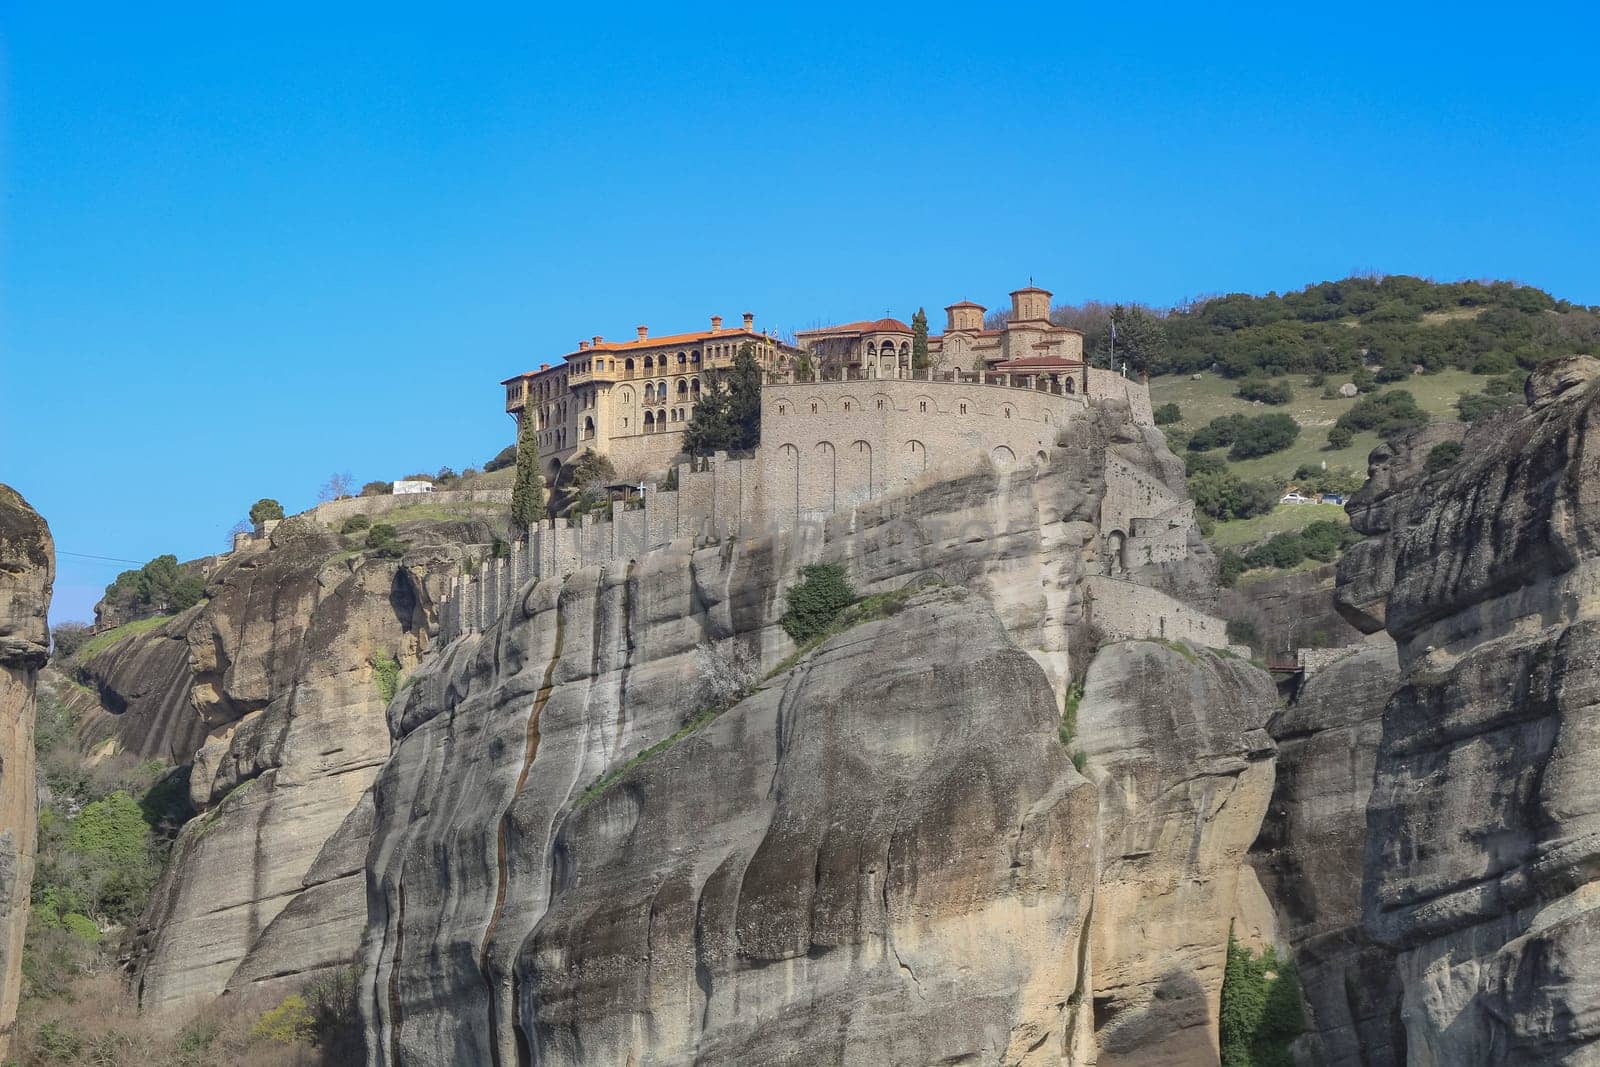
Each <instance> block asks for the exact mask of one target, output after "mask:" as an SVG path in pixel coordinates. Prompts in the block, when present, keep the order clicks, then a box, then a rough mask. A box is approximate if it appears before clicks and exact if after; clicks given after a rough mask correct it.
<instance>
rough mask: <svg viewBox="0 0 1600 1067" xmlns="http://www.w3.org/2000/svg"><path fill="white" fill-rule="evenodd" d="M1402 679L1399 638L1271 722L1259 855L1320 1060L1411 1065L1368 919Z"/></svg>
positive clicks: (1385, 964) (1359, 1065) (1375, 1066)
mask: <svg viewBox="0 0 1600 1067" xmlns="http://www.w3.org/2000/svg"><path fill="white" fill-rule="evenodd" d="M1398 676H1399V667H1398V666H1397V664H1396V662H1395V651H1394V647H1393V646H1392V645H1382V644H1380V645H1369V646H1367V647H1364V648H1362V649H1360V650H1359V651H1356V652H1354V653H1352V654H1351V655H1349V656H1347V657H1345V658H1344V659H1341V660H1339V661H1337V662H1335V663H1333V664H1331V665H1329V666H1328V667H1326V668H1324V669H1323V670H1322V671H1320V672H1318V673H1316V674H1314V675H1312V676H1311V677H1310V678H1308V679H1306V681H1305V682H1304V684H1303V685H1302V686H1301V687H1300V690H1299V692H1298V693H1297V694H1296V696H1295V700H1294V702H1293V704H1291V705H1290V706H1289V707H1287V708H1285V709H1284V710H1282V711H1280V712H1279V713H1278V714H1277V715H1275V716H1273V718H1272V721H1271V722H1270V723H1269V726H1268V729H1269V731H1270V732H1271V734H1272V738H1273V740H1274V741H1275V742H1276V743H1277V746H1278V773H1277V781H1276V784H1275V786H1274V789H1273V794H1272V802H1271V804H1270V805H1269V808H1268V813H1267V817H1266V819H1265V820H1264V821H1263V822H1262V826H1261V834H1260V836H1259V837H1258V838H1257V840H1256V843H1255V845H1254V846H1253V848H1252V857H1251V858H1252V860H1253V862H1254V864H1255V867H1256V870H1257V871H1258V872H1259V874H1260V880H1261V884H1262V888H1263V889H1264V890H1265V892H1266V895H1267V897H1268V899H1269V900H1270V901H1271V902H1272V905H1273V909H1274V913H1275V918H1276V920H1277V937H1278V939H1279V940H1280V941H1282V942H1283V944H1284V945H1285V946H1286V947H1287V948H1288V950H1289V955H1290V957H1291V958H1292V959H1293V960H1294V961H1295V964H1296V966H1297V967H1298V969H1299V973H1300V983H1301V989H1302V992H1303V994H1304V999H1305V1006H1306V1014H1307V1028H1308V1033H1307V1036H1306V1038H1305V1039H1304V1043H1305V1044H1306V1046H1307V1052H1308V1054H1309V1055H1310V1057H1311V1059H1312V1060H1313V1062H1316V1063H1320V1064H1325V1065H1327V1067H1380V1065H1386V1064H1399V1063H1403V1062H1405V1040H1404V1035H1403V1034H1402V1033H1400V1032H1399V1012H1398V1006H1399V998H1400V989H1399V984H1398V982H1397V980H1396V978H1395V973H1394V959H1393V953H1392V952H1391V951H1390V950H1389V949H1387V948H1385V947H1384V946H1382V945H1377V944H1374V943H1373V942H1372V941H1371V940H1370V939H1369V938H1368V937H1367V936H1366V934H1365V932H1364V931H1363V929H1362V926H1361V883H1362V874H1363V866H1362V865H1363V862H1364V859H1365V854H1366V846H1367V799H1368V797H1369V795H1370V794H1371V792H1372V772H1373V765H1374V763H1375V762H1376V760H1377V756H1378V741H1379V737H1380V735H1381V734H1382V731H1383V711H1384V708H1385V706H1386V705H1387V704H1388V702H1389V696H1390V694H1391V693H1392V692H1393V691H1394V688H1395V685H1396V682H1397V680H1398Z"/></svg>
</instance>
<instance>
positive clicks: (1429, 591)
mask: <svg viewBox="0 0 1600 1067" xmlns="http://www.w3.org/2000/svg"><path fill="white" fill-rule="evenodd" d="M1528 400H1529V404H1530V408H1529V409H1528V410H1526V411H1522V412H1520V413H1518V412H1514V413H1512V414H1510V415H1507V416H1502V417H1500V418H1498V419H1496V420H1494V421H1493V422H1492V423H1491V424H1488V425H1480V426H1479V427H1476V428H1475V429H1474V430H1473V432H1472V433H1471V434H1470V435H1469V436H1468V438H1467V441H1466V449H1465V452H1464V455H1463V458H1462V459H1461V460H1460V461H1459V462H1458V463H1457V464H1455V465H1454V466H1453V467H1451V468H1448V469H1447V470H1445V471H1443V472H1440V473H1438V474H1436V475H1434V476H1431V477H1429V476H1426V475H1425V474H1424V473H1423V472H1422V470H1421V466H1422V460H1423V458H1424V457H1425V455H1426V451H1427V448H1426V447H1425V446H1426V445H1427V444H1429V441H1428V439H1426V438H1424V439H1423V441H1422V442H1421V445H1422V447H1419V445H1418V443H1417V442H1415V441H1414V442H1411V443H1410V444H1409V446H1408V445H1406V444H1402V445H1400V446H1397V447H1395V448H1393V449H1385V450H1381V451H1380V452H1376V453H1374V457H1373V462H1374V473H1375V475H1376V477H1375V478H1374V479H1373V481H1372V482H1371V483H1369V485H1368V487H1367V488H1366V489H1364V490H1363V491H1362V493H1360V494H1358V495H1357V497H1356V498H1355V499H1353V500H1352V502H1351V505H1350V513H1351V517H1352V522H1353V523H1354V524H1355V525H1356V528H1357V529H1359V530H1360V531H1361V532H1362V533H1364V534H1367V535H1368V536H1369V540H1367V541H1366V542H1364V543H1363V544H1361V545H1358V546H1356V548H1355V549H1354V550H1352V553H1351V555H1349V556H1347V558H1346V560H1345V562H1344V564H1343V565H1342V566H1341V569H1340V597H1341V609H1342V610H1344V611H1345V613H1346V615H1347V617H1349V618H1350V619H1351V620H1352V621H1353V622H1356V623H1358V624H1359V625H1363V626H1364V627H1365V628H1368V629H1372V628H1376V627H1377V626H1379V625H1382V626H1384V627H1386V628H1387V629H1388V631H1389V633H1390V634H1392V635H1393V636H1394V638H1395V640H1396V641H1397V642H1398V646H1399V651H1400V666H1401V670H1402V676H1401V683H1400V686H1399V688H1398V689H1397V691H1396V692H1395V693H1394V695H1393V696H1392V698H1391V699H1390V702H1389V705H1388V709H1387V711H1386V713H1385V716H1384V726H1383V736H1382V740H1381V743H1380V747H1379V750H1378V754H1377V760H1376V770H1375V781H1374V786H1373V791H1372V797H1371V801H1370V804H1369V810H1368V835H1367V845H1366V857H1365V864H1364V867H1365V887H1364V893H1363V914H1364V925H1365V928H1366V931H1367V933H1368V935H1369V936H1370V937H1371V938H1372V939H1373V940H1374V941H1376V942H1378V943H1379V944H1382V945H1385V946H1387V947H1389V948H1391V949H1393V950H1394V951H1395V952H1396V953H1397V967H1398V969H1399V973H1400V976H1401V982H1402V984H1403V987H1404V1000H1403V1006H1402V1016H1403V1020H1404V1024H1405V1035H1406V1047H1407V1055H1408V1056H1409V1058H1410V1061H1411V1062H1413V1063H1425V1064H1434V1063H1438V1064H1444V1063H1464V1062H1515V1063H1564V1064H1577V1063H1596V1062H1600V951H1597V948H1596V946H1597V945H1600V940H1597V939H1596V936H1595V934H1596V932H1597V930H1600V910H1597V908H1596V904H1597V903H1600V880H1597V875H1600V786H1597V784H1596V783H1597V782H1600V775H1597V774H1596V756H1595V752H1596V751H1597V742H1600V725H1597V724H1600V363H1596V361H1594V360H1590V359H1585V358H1578V359H1573V360H1567V361H1563V362H1561V363H1559V364H1556V365H1554V366H1552V367H1550V368H1547V369H1545V370H1543V371H1540V372H1538V373H1536V374H1535V375H1534V376H1533V377H1532V378H1531V379H1530V380H1529V384H1528Z"/></svg>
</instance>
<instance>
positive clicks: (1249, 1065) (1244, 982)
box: [1218, 933, 1306, 1067]
mask: <svg viewBox="0 0 1600 1067" xmlns="http://www.w3.org/2000/svg"><path fill="white" fill-rule="evenodd" d="M1305 1028H1306V1021H1305V1013H1304V1009H1303V1008H1302V1007H1301V1003H1300V977H1299V974H1298V973H1297V971H1296V970H1295V966H1294V963H1293V962H1292V961H1288V960H1285V961H1281V962H1280V961H1279V960H1278V956H1277V953H1276V951H1275V950H1273V949H1272V948H1270V947H1269V948H1268V949H1267V950H1266V951H1265V952H1264V953H1262V954H1261V956H1260V957H1259V958H1258V957H1257V956H1256V955H1255V954H1254V953H1252V952H1251V951H1250V950H1249V949H1247V948H1245V947H1243V946H1242V945H1240V944H1239V943H1238V942H1237V941H1235V940H1234V937H1233V934H1232V933H1229V935H1228V959H1227V965H1226V967H1225V968H1224V970H1223V977H1222V1006H1221V1010H1220V1012H1219V1013H1218V1031H1219V1033H1218V1036H1219V1037H1220V1039H1221V1044H1222V1063H1223V1065H1224V1067H1289V1065H1291V1064H1293V1063H1294V1058H1293V1057H1292V1056H1291V1055H1290V1053H1289V1046H1290V1044H1291V1043H1292V1042H1293V1041H1294V1039H1295V1038H1297V1037H1299V1036H1300V1035H1301V1034H1302V1033H1304V1032H1305Z"/></svg>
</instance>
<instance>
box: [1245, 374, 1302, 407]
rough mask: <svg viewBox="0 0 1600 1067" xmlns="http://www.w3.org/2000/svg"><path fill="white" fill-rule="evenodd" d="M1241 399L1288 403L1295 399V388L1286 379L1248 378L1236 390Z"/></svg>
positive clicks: (1267, 402)
mask: <svg viewBox="0 0 1600 1067" xmlns="http://www.w3.org/2000/svg"><path fill="white" fill-rule="evenodd" d="M1234 395H1235V396H1237V397H1238V398H1239V399H1240V400H1259V401H1261V402H1262V403H1263V404H1287V403H1288V402H1289V401H1291V400H1293V399H1294V390H1293V389H1291V388H1290V387H1289V383H1288V382H1285V381H1276V382H1273V381H1268V380H1267V379H1266V378H1246V379H1245V380H1244V381H1242V382H1240V383H1239V388H1238V389H1236V390H1234Z"/></svg>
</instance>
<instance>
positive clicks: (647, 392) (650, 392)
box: [644, 382, 656, 404]
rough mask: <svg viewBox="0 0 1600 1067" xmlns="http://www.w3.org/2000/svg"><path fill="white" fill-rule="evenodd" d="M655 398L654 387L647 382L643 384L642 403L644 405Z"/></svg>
mask: <svg viewBox="0 0 1600 1067" xmlns="http://www.w3.org/2000/svg"><path fill="white" fill-rule="evenodd" d="M655 398H656V387H655V386H654V385H651V384H650V383H649V382H645V383H644V402H645V403H646V404H648V403H650V401H652V400H654V399H655Z"/></svg>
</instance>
